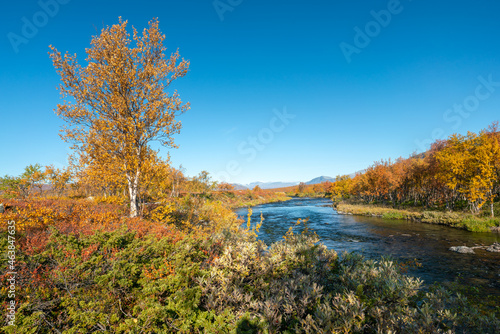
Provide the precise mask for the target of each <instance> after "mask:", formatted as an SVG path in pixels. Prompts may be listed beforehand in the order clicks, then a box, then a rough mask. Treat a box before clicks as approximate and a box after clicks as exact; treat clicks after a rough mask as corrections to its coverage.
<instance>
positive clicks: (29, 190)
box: [0, 159, 234, 202]
mask: <svg viewBox="0 0 500 334" xmlns="http://www.w3.org/2000/svg"><path fill="white" fill-rule="evenodd" d="M142 175H143V176H142V180H141V181H142V182H141V187H140V191H139V196H138V201H139V202H147V201H151V200H159V199H164V198H174V197H179V196H182V195H184V194H187V193H209V192H212V191H232V190H234V187H233V186H232V185H230V184H227V183H218V182H215V181H213V180H212V178H211V177H210V175H209V173H208V172H206V171H202V172H200V174H199V175H197V176H195V177H188V176H186V175H184V173H183V169H182V166H181V167H180V168H178V169H177V168H174V167H172V166H171V165H170V164H169V163H168V161H165V160H161V159H156V160H155V161H154V163H151V164H150V165H149V166H146V168H145V171H144V172H143V174H142ZM127 191H128V189H127V180H126V178H125V176H124V175H123V174H121V173H120V172H118V171H115V170H114V169H113V167H112V166H110V165H108V166H107V168H96V166H92V165H80V164H74V163H73V162H72V161H70V165H69V166H68V167H65V168H56V167H54V166H53V165H51V166H45V167H43V166H41V165H40V164H32V165H29V166H27V167H26V168H25V169H24V171H23V173H21V174H20V175H18V176H10V175H5V176H3V177H0V196H1V197H4V198H20V199H27V198H30V197H39V196H44V197H47V196H51V197H76V198H78V197H94V198H102V199H106V198H107V199H109V201H113V200H116V201H118V202H120V201H125V200H127V199H128V194H127Z"/></svg>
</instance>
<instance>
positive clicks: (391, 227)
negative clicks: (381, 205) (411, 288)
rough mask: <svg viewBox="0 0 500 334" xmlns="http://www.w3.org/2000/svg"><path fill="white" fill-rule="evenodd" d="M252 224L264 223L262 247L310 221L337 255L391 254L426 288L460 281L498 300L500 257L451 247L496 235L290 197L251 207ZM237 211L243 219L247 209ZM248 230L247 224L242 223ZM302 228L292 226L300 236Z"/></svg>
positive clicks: (493, 239)
mask: <svg viewBox="0 0 500 334" xmlns="http://www.w3.org/2000/svg"><path fill="white" fill-rule="evenodd" d="M252 210H253V215H252V225H254V224H255V223H257V222H259V221H260V213H262V215H263V217H264V222H263V224H262V227H261V228H260V233H259V235H258V238H259V239H260V240H262V241H264V242H265V243H266V244H270V243H272V242H275V241H278V240H283V238H282V237H283V235H285V233H286V232H287V230H288V228H289V227H290V226H294V225H295V223H296V222H297V219H299V218H300V219H304V218H309V221H308V223H307V225H308V227H309V228H310V229H311V230H313V231H315V232H316V233H317V234H318V236H319V237H320V239H321V242H322V243H324V244H325V245H326V246H327V247H328V248H331V249H334V250H335V251H337V252H338V253H341V252H343V251H347V252H358V253H361V254H363V255H364V256H365V257H367V258H372V259H377V258H380V257H381V256H390V257H391V258H393V259H394V260H397V261H400V262H408V261H414V260H416V261H417V262H418V263H420V264H421V266H420V267H417V266H413V267H412V268H411V269H410V271H409V274H410V275H414V276H417V277H420V278H422V279H423V280H424V282H425V283H426V284H428V283H433V282H440V283H446V282H452V281H454V280H455V279H456V278H457V277H461V280H462V281H465V282H467V283H469V284H471V285H474V286H476V287H478V288H480V290H481V293H485V294H490V295H491V294H493V295H497V296H500V253H492V252H487V251H486V250H484V249H475V250H474V251H475V254H459V253H456V252H452V251H450V250H449V248H450V247H451V246H469V247H473V246H481V245H491V244H492V243H494V242H500V235H499V234H498V233H472V232H467V231H463V230H459V229H454V228H450V227H446V226H439V225H431V224H423V223H417V222H409V221H403V220H388V219H382V218H375V217H364V216H352V215H339V214H337V212H336V211H335V210H334V209H333V208H332V202H331V201H330V200H328V199H317V198H294V199H292V200H290V201H286V202H278V203H271V204H264V205H259V206H256V207H253V208H252ZM236 213H237V214H238V215H239V216H240V217H241V218H243V219H245V221H246V218H247V213H248V209H238V210H237V211H236ZM244 226H246V223H245V224H244ZM302 229H303V224H300V225H298V226H296V227H295V228H294V233H296V232H300V231H301V230H302Z"/></svg>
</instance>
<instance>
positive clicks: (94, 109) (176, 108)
mask: <svg viewBox="0 0 500 334" xmlns="http://www.w3.org/2000/svg"><path fill="white" fill-rule="evenodd" d="M164 39H165V36H164V35H162V34H161V32H160V30H159V28H158V20H156V19H155V20H152V21H150V22H149V27H148V28H147V29H144V31H143V32H142V35H141V34H138V32H137V30H135V29H133V41H134V42H135V47H133V46H131V40H130V35H129V34H128V33H127V21H122V20H121V18H120V21H119V24H116V25H113V26H111V27H107V28H105V29H103V30H102V31H101V34H100V35H99V36H94V37H93V38H92V42H91V45H92V47H91V48H89V49H86V53H87V58H86V61H87V63H88V65H87V66H86V67H82V66H81V65H79V64H78V62H77V59H76V55H69V54H68V53H66V54H65V55H64V56H62V55H61V53H60V52H59V51H57V50H56V49H55V48H54V47H52V46H50V48H51V50H52V52H51V53H50V57H51V58H52V61H53V64H54V67H55V69H56V71H57V73H58V74H59V75H60V76H61V80H62V84H61V85H60V87H59V90H60V91H61V94H62V96H63V98H65V97H72V98H73V100H74V101H73V102H69V101H66V100H65V101H64V103H62V104H59V105H58V108H57V114H58V115H59V116H60V117H62V118H63V119H64V120H65V121H66V122H67V123H68V124H69V125H70V126H69V127H67V128H65V129H64V130H63V135H62V138H63V139H65V140H66V141H69V142H72V143H73V144H74V145H73V149H75V150H76V151H77V152H78V153H79V154H82V155H84V156H85V159H86V160H87V161H88V163H89V164H91V165H93V166H95V167H99V168H111V167H112V168H113V169H114V170H119V171H120V173H121V175H123V177H124V179H125V180H126V183H127V186H128V196H129V200H130V216H131V217H135V216H137V215H138V200H137V198H138V191H139V189H140V184H139V183H140V180H141V174H142V173H144V164H145V161H146V160H148V159H150V158H151V157H150V156H151V152H152V150H151V149H150V143H151V142H152V141H159V142H160V143H161V144H162V145H163V146H168V147H176V145H175V144H174V140H173V137H172V135H173V134H175V133H179V131H180V128H181V123H180V122H178V121H176V120H175V118H176V116H177V115H178V114H180V113H182V112H184V111H186V110H187V109H189V103H186V104H182V102H181V100H180V98H179V96H178V94H177V92H174V93H173V94H172V95H168V94H167V93H166V92H165V88H166V87H168V86H169V85H170V83H171V82H172V81H173V80H175V79H177V78H179V77H182V76H184V75H185V74H186V73H187V71H188V68H189V61H186V60H184V59H182V60H181V61H180V62H178V61H179V57H180V56H179V53H178V52H175V53H173V54H171V56H170V58H166V56H165V50H166V49H165V47H164V46H163V40H164ZM110 164H112V165H110Z"/></svg>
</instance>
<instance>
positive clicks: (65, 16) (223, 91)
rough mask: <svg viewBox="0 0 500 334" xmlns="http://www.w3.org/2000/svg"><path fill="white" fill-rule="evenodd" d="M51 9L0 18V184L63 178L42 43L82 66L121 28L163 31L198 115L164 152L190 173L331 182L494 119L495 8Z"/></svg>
mask: <svg viewBox="0 0 500 334" xmlns="http://www.w3.org/2000/svg"><path fill="white" fill-rule="evenodd" d="M60 2H66V3H65V4H59V2H58V4H59V5H58V8H55V7H54V5H53V3H54V2H53V1H51V0H42V1H41V2H38V1H35V0H30V1H27V0H24V1H9V2H6V3H4V4H3V5H2V11H1V13H0V25H1V33H0V36H1V42H0V43H1V44H0V48H1V51H2V52H1V53H0V63H1V64H2V69H1V77H0V94H1V99H2V103H1V104H0V126H1V131H0V175H5V174H10V175H18V174H20V173H21V172H22V170H23V168H24V167H25V166H26V165H28V164H31V163H40V164H42V165H48V164H55V165H56V166H64V165H66V161H67V155H68V153H70V151H69V149H68V144H66V143H64V142H63V141H62V140H61V139H60V138H59V136H58V130H59V129H60V126H61V125H62V121H61V120H60V119H58V117H57V116H56V115H55V114H54V108H55V107H56V105H57V103H59V102H60V98H59V93H58V91H57V90H56V86H57V85H58V84H59V77H58V76H57V74H56V73H55V71H54V69H53V66H52V63H51V61H50V59H49V56H48V51H49V49H48V45H49V44H52V45H54V46H55V47H57V48H58V49H59V50H60V51H63V52H64V51H69V52H70V53H76V54H77V55H78V57H79V59H80V61H81V62H83V59H84V58H85V52H84V50H85V48H87V47H89V45H90V44H89V42H90V39H91V36H92V35H95V34H96V33H97V32H98V31H100V30H101V28H102V27H103V26H108V25H112V24H115V23H117V22H118V17H119V16H122V17H123V18H124V19H127V20H128V21H129V23H130V24H131V25H134V26H135V27H136V28H138V29H139V30H142V29H143V28H144V27H146V26H147V22H148V21H149V20H150V19H152V18H153V17H158V19H159V21H160V28H161V30H162V31H163V32H164V33H165V34H166V37H167V38H166V46H167V47H168V48H169V50H168V51H174V50H175V49H176V48H179V51H180V54H181V55H182V56H183V57H184V58H186V59H189V60H190V61H191V67H190V72H189V73H188V75H186V76H185V77H184V78H181V79H180V80H178V82H176V83H175V85H174V87H173V88H175V89H177V90H178V92H179V93H180V95H181V98H182V99H183V100H184V101H189V102H190V103H191V110H189V111H188V112H187V113H186V114H184V115H182V116H181V117H180V120H181V121H182V124H183V129H182V131H181V134H179V135H177V136H176V142H177V143H178V144H179V145H180V148H179V149H177V150H170V154H171V156H172V162H173V164H174V165H175V166H178V165H180V164H182V165H183V167H185V168H186V173H187V174H188V175H195V174H197V173H199V172H200V171H202V170H207V171H208V172H210V173H211V174H212V175H218V176H219V177H220V178H222V177H227V175H230V179H229V181H230V182H239V183H248V182H251V181H307V180H309V179H311V178H313V177H316V176H320V175H329V176H335V175H337V174H344V173H351V172H354V171H357V170H361V169H363V168H365V167H366V166H368V165H370V164H371V163H372V162H373V161H375V160H379V159H381V158H397V157H399V156H405V157H406V156H408V155H409V154H410V153H412V152H413V151H422V150H425V149H426V147H428V143H429V142H430V139H432V138H433V137H446V136H448V135H449V134H451V133H454V132H460V133H466V132H467V131H468V130H470V131H478V130H480V129H482V128H485V127H487V126H488V125H489V124H490V123H491V122H492V121H494V120H498V119H500V114H499V111H500V38H499V36H498V33H499V31H500V20H499V19H498V15H499V13H500V3H499V2H498V1H494V0H489V1H477V0H476V1H472V0H469V1H431V0H413V1H410V0H401V1H400V2H397V1H394V0H391V1H347V0H344V1H324V0H321V1H320V0H307V1H306V0H303V1H297V0H288V1H269V0H267V1H266V0H243V1H240V0H221V1H216V2H214V1H213V0H198V1H195V0H184V1H169V0H162V1H159V0H158V1H124V0H120V1H96V0H92V1H83V0H71V1H68V0H64V1H63V0H60ZM45 3H47V4H52V5H51V6H48V7H47V6H44V5H41V4H45ZM214 3H215V4H216V5H217V6H218V7H217V8H216V7H214ZM44 7H45V11H48V12H50V13H49V14H51V15H48V14H44V13H43V12H41V11H43V10H44ZM374 13H375V15H374ZM377 13H378V14H377ZM387 13H389V14H390V18H389V17H388V15H387ZM375 17H378V20H379V22H380V23H378V22H377V21H376V19H375ZM221 18H222V19H221ZM26 22H28V23H26ZM33 23H36V24H38V25H39V27H36V26H35V28H36V29H37V30H38V31H33V30H29V27H28V26H29V25H30V24H33ZM25 26H26V27H25ZM356 27H357V28H356ZM359 31H361V32H362V34H363V35H362V34H360V33H359ZM367 32H368V35H365V34H367ZM23 34H24V35H23ZM16 49H17V52H16ZM346 55H347V57H346ZM348 60H350V61H348ZM481 78H482V79H481ZM488 81H490V83H488ZM455 104H456V105H458V107H457V108H455V109H454V105H455ZM464 104H465V105H466V107H461V106H460V105H464ZM460 108H462V111H460ZM467 109H468V110H470V112H469V111H467ZM284 110H286V113H287V114H289V115H293V116H294V117H293V118H292V116H287V117H289V118H286V117H285V121H283V120H280V119H278V118H276V117H277V116H276V111H279V113H281V114H283V112H284ZM426 140H427V142H426ZM166 152H168V150H167V149H163V150H162V153H163V154H166ZM231 174H232V175H231Z"/></svg>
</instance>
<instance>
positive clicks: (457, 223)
mask: <svg viewBox="0 0 500 334" xmlns="http://www.w3.org/2000/svg"><path fill="white" fill-rule="evenodd" d="M337 211H338V212H339V213H350V214H353V215H361V216H375V217H381V218H384V219H400V220H412V221H418V222H422V223H428V224H439V225H446V226H451V227H455V228H461V229H464V230H467V231H471V232H490V231H492V230H493V229H495V228H498V227H499V226H500V218H483V217H479V216H474V215H472V214H470V213H462V212H441V211H417V210H415V211H410V210H399V209H392V208H386V207H381V206H375V205H368V204H356V205H353V204H344V203H340V204H338V205H337Z"/></svg>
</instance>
